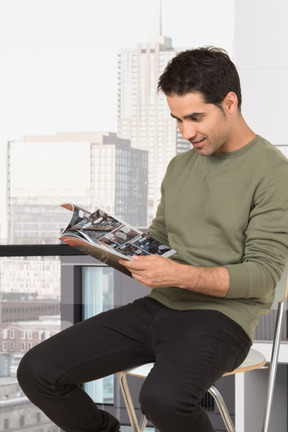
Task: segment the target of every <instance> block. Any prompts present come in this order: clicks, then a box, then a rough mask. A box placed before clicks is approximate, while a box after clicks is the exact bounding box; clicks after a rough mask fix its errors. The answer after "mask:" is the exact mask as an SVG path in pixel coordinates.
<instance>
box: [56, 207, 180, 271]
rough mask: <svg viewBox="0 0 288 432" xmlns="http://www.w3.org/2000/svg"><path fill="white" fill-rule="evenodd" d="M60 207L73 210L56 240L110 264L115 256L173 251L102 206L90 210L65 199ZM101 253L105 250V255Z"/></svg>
mask: <svg viewBox="0 0 288 432" xmlns="http://www.w3.org/2000/svg"><path fill="white" fill-rule="evenodd" d="M62 207H64V208H66V209H68V210H70V211H73V215H72V218H71V220H70V223H69V224H68V226H67V228H66V229H65V230H64V231H63V232H62V234H61V236H60V240H62V241H64V242H66V243H68V244H70V245H71V246H73V247H76V248H78V249H79V250H82V251H83V252H85V253H87V254H89V255H91V256H94V257H95V258H97V259H99V260H100V261H102V262H105V263H107V264H108V265H111V266H112V267H115V264H114V261H117V263H118V260H119V258H122V259H123V258H124V259H131V256H132V255H151V254H156V255H161V256H163V257H168V256H170V255H172V254H174V253H175V252H176V251H175V250H173V249H171V248H170V247H169V246H167V245H163V244H162V243H160V242H158V241H157V240H155V239H153V238H152V237H150V236H149V235H148V234H145V233H143V232H142V231H140V230H138V229H137V228H134V227H132V226H131V225H129V224H127V223H126V222H124V221H122V220H121V219H119V218H117V217H116V216H112V215H111V214H108V213H107V212H106V211H105V210H102V209H97V210H96V211H94V212H93V213H90V212H88V211H87V210H84V209H82V208H81V207H78V206H76V205H74V204H69V203H68V204H63V205H62ZM88 246H89V247H88ZM80 247H81V249H80ZM84 247H85V250H84V249H83V248H84ZM95 249H97V250H95ZM92 252H93V253H92ZM105 253H106V254H108V255H107V256H106V258H105V256H104V254H105ZM96 255H97V256H96ZM113 255H114V257H113ZM99 257H101V258H99ZM112 257H113V264H112V263H111V260H112ZM104 259H106V261H104ZM108 259H109V262H108ZM119 266H120V264H119V263H118V267H119ZM121 267H122V268H123V266H121Z"/></svg>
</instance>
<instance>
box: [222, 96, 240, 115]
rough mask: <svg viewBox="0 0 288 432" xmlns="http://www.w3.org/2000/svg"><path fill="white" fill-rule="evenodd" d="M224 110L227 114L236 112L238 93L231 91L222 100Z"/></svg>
mask: <svg viewBox="0 0 288 432" xmlns="http://www.w3.org/2000/svg"><path fill="white" fill-rule="evenodd" d="M222 107H223V110H224V112H225V113H226V114H234V113H235V112H236V111H237V108H238V97H237V95H236V93H234V92H232V91H231V92H229V93H227V95H226V96H225V98H224V100H223V102H222Z"/></svg>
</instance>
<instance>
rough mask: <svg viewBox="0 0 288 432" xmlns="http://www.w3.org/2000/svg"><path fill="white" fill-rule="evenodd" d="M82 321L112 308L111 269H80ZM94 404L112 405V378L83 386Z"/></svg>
mask: <svg viewBox="0 0 288 432" xmlns="http://www.w3.org/2000/svg"><path fill="white" fill-rule="evenodd" d="M82 293H83V294H82V295H83V319H86V318H90V317H91V316H94V315H97V314H99V313H100V312H104V311H107V310H109V309H112V308H113V307H114V271H113V269H112V268H111V267H83V268H82ZM84 389H85V391H86V392H87V393H88V394H89V395H90V396H91V398H92V399H93V400H94V401H95V402H96V403H103V404H113V403H114V376H112V375H111V376H108V377H105V378H103V379H101V380H97V381H92V382H89V383H86V384H84Z"/></svg>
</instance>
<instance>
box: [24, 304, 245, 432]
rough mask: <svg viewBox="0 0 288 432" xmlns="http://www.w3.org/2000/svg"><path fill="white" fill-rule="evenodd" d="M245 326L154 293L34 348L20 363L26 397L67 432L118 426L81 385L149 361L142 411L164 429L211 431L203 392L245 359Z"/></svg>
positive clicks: (100, 431) (95, 431)
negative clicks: (172, 304) (175, 306)
mask: <svg viewBox="0 0 288 432" xmlns="http://www.w3.org/2000/svg"><path fill="white" fill-rule="evenodd" d="M250 345H251V342H250V340H249V338H248V336H247V335H246V333H245V332H244V330H243V329H242V328H241V327H240V326H239V325H238V324H237V323H235V322H234V321H232V320H231V319H229V318H228V317H226V316H225V315H223V314H221V313H220V312H217V311H209V310H205V311H202V310H196V311H191V310H189V311H176V310H172V309H169V308H167V307H165V306H163V305H161V304H160V303H158V302H157V301H155V300H153V299H150V298H143V299H140V300H136V301H135V302H134V303H132V304H128V305H127V306H123V307H120V308H117V309H114V310H111V311H108V312H104V313H102V314H99V315H97V316H95V317H92V318H90V319H88V320H85V321H83V322H81V323H78V324H76V325H74V326H72V327H70V328H68V329H67V330H64V331H62V332H60V333H58V334H56V335H55V336H53V337H51V338H50V339H48V340H46V341H44V342H42V343H40V344H39V345H37V346H35V347H34V348H32V349H31V350H30V351H28V353H27V354H26V355H25V356H24V357H23V359H22V361H21V363H20V365H19V368H18V380H19V383H20V385H21V387H22V389H23V391H24V392H25V393H26V395H27V396H28V398H29V399H30V400H31V401H32V402H33V403H34V404H35V405H37V406H38V407H39V408H40V409H41V410H42V411H43V412H44V413H45V414H46V415H47V416H48V417H49V418H50V419H51V420H52V421H53V422H54V423H55V424H56V425H58V426H59V427H61V428H62V429H63V430H64V431H65V432H104V431H105V432H117V431H119V428H120V424H119V422H118V420H116V419H115V418H114V417H113V416H111V415H110V414H108V413H107V412H105V411H102V410H100V409H98V408H97V406H96V405H95V404H94V402H93V401H92V400H91V399H90V397H89V396H88V395H87V394H86V393H85V392H84V391H83V389H82V388H81V386H80V385H79V384H81V383H83V382H87V381H91V380H94V379H98V378H101V377H104V376H107V375H110V374H112V373H116V372H119V371H121V370H124V369H126V368H131V367H133V366H137V365H140V364H144V363H148V362H152V361H153V362H154V361H155V362H156V363H155V366H154V368H153V369H152V371H151V373H150V375H149V376H148V377H147V379H146V380H145V381H144V384H143V386H142V389H141V392H140V396H139V400H140V404H141V409H142V411H143V412H144V413H145V414H146V416H147V418H148V419H149V420H151V421H152V423H153V424H154V425H155V427H156V428H157V429H159V430H160V431H161V432H178V431H181V432H188V431H189V432H193V431H194V432H200V431H201V432H211V431H213V427H212V425H211V422H210V420H209V417H208V415H207V414H206V412H205V411H204V410H203V409H202V408H201V406H200V405H199V401H200V400H201V399H202V397H203V395H204V393H205V391H206V390H207V389H208V388H209V387H210V386H211V385H212V384H213V383H214V382H215V381H216V380H217V379H218V378H220V377H221V376H222V374H223V373H224V372H226V371H230V370H233V369H234V368H235V367H236V366H237V365H239V364H240V363H241V362H242V361H243V359H244V358H245V356H246V354H247V352H248V350H249V348H250Z"/></svg>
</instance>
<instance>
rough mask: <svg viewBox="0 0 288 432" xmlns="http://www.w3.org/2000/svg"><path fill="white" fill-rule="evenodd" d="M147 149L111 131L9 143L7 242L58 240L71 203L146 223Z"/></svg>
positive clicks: (138, 222) (41, 137) (26, 139)
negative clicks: (68, 204)
mask: <svg viewBox="0 0 288 432" xmlns="http://www.w3.org/2000/svg"><path fill="white" fill-rule="evenodd" d="M147 159H148V157H147V151H145V150H141V149H134V148H131V146H130V142H129V141H128V140H125V139H121V138H118V137H117V135H116V134H115V133H102V132H101V133H100V132H86V133H76V132H75V133H57V134H55V135H51V136H31V137H25V138H24V139H23V140H21V141H13V142H9V144H8V167H7V168H8V171H7V172H8V220H9V227H8V233H9V238H8V240H9V243H12V244H29V243H31V244H37V243H38V244H41V243H54V244H55V242H57V239H58V237H59V234H60V231H61V229H63V228H65V226H66V225H67V224H68V220H69V214H68V213H67V212H66V211H65V210H64V209H62V208H61V207H60V205H61V204H62V203H63V202H73V203H75V204H77V205H80V206H82V207H84V208H86V209H87V210H91V211H94V210H95V209H96V208H97V206H101V207H104V209H105V210H107V211H108V212H111V213H114V214H116V215H117V216H119V217H120V218H122V219H125V220H126V221H127V222H128V223H130V224H132V225H137V226H145V224H146V219H147V218H146V205H145V204H146V202H147V163H148V161H147Z"/></svg>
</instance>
